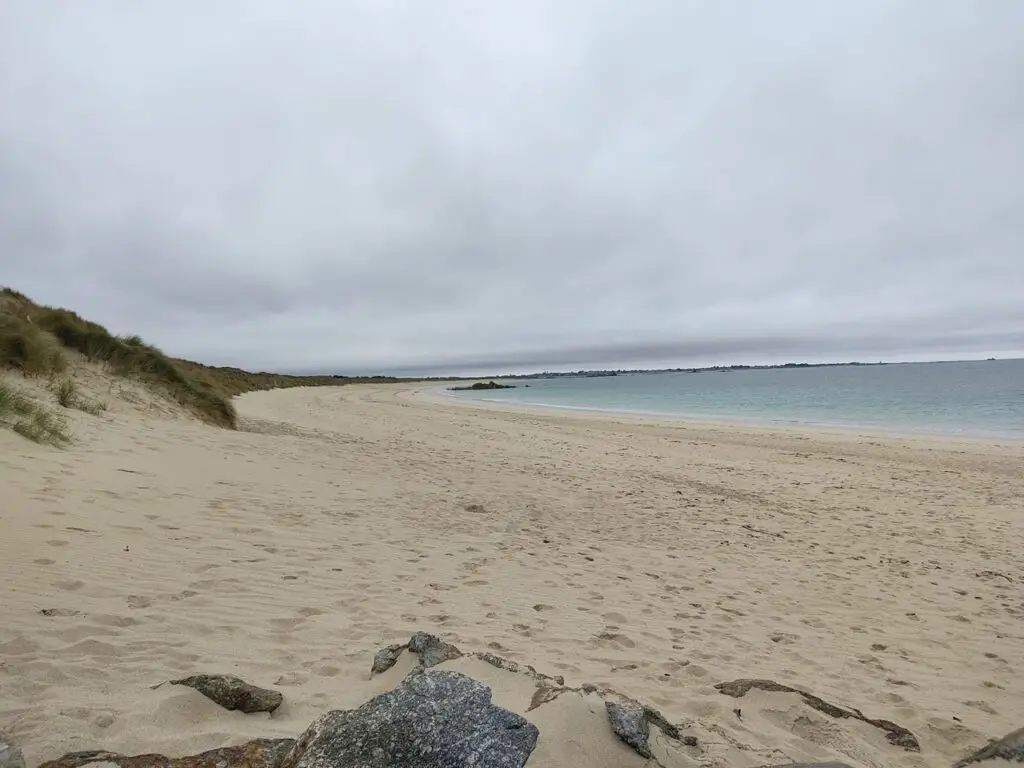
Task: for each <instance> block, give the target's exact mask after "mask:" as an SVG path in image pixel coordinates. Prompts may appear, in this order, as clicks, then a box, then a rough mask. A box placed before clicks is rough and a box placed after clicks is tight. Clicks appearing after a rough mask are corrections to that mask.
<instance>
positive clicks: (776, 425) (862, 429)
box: [415, 382, 1024, 448]
mask: <svg viewBox="0 0 1024 768" xmlns="http://www.w3.org/2000/svg"><path fill="white" fill-rule="evenodd" d="M432 384H433V382H432ZM415 393H416V394H427V395H428V396H431V397H432V398H434V399H435V400H436V401H437V402H440V403H445V404H455V405H457V406H460V407H470V408H473V407H475V408H480V409H482V410H492V411H497V412H507V413H524V414H531V413H532V414H537V415H558V414H562V415H564V416H566V417H567V418H571V417H572V416H585V417H591V418H595V419H607V420H612V421H614V420H616V419H626V420H629V421H631V422H634V423H637V424H643V423H647V424H664V425H677V426H682V427H687V426H688V427H692V428H701V427H711V428H715V427H717V428H728V429H738V430H751V431H757V432H778V433H803V432H806V433H809V434H817V435H828V434H834V435H837V436H839V435H845V436H861V437H877V438H884V439H907V440H926V441H936V442H946V441H961V440H962V441H965V442H968V443H976V444H996V443H1000V442H1007V443H1009V444H1010V446H1015V447H1019V448H1024V433H1022V434H1019V435H1018V434H1016V433H996V432H981V431H978V432H973V431H966V430H965V431H960V432H953V431H945V430H941V429H934V430H931V429H926V428H921V429H913V428H910V427H893V428H891V429H887V428H885V427H883V426H880V425H877V424H865V425H860V424H840V423H826V422H806V421H796V420H786V421H782V420H779V421H774V420H771V419H768V418H765V419H760V420H759V419H756V418H754V417H743V416H736V417H731V416H725V415H719V414H715V415H708V416H706V417H705V416H702V415H700V414H678V413H666V412H657V411H638V410H624V409H614V408H593V407H588V406H574V405H558V404H551V403H539V402H521V401H513V400H498V399H488V398H486V397H475V396H470V395H461V394H454V393H450V392H448V391H447V390H446V389H436V388H435V387H432V386H431V387H428V386H426V385H424V386H423V387H419V388H416V390H415ZM1008 447H1009V446H1008Z"/></svg>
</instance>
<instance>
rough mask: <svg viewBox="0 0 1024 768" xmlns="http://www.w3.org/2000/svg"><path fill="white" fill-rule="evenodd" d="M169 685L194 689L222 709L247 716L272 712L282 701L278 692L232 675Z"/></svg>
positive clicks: (211, 676) (188, 679)
mask: <svg viewBox="0 0 1024 768" xmlns="http://www.w3.org/2000/svg"><path fill="white" fill-rule="evenodd" d="M171 685H185V686H188V687H189V688H194V689H195V690H197V691H199V692H200V693H201V694H203V696H205V697H206V698H208V699H210V700H212V701H215V702H217V703H218V704H220V705H221V706H222V707H224V709H231V710H239V711H241V712H245V713H246V714H247V715H248V714H252V713H254V712H273V711H274V710H275V709H277V708H278V707H280V706H281V702H282V701H283V700H284V696H282V695H281V693H280V692H279V691H271V690H268V689H266V688H259V687H257V686H255V685H252V684H250V683H247V682H245V680H242V679H241V678H238V677H235V676H234V675H194V676H192V677H186V678H183V679H181V680H171Z"/></svg>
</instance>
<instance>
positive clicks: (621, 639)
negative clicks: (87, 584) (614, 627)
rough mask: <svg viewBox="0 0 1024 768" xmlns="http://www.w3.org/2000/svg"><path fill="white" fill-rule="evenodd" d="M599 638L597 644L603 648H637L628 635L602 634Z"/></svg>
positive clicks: (617, 633) (616, 633)
mask: <svg viewBox="0 0 1024 768" xmlns="http://www.w3.org/2000/svg"><path fill="white" fill-rule="evenodd" d="M596 637H597V644H598V645H599V646H600V647H602V648H619V649H621V648H635V647H636V643H635V642H633V639H632V638H630V637H629V636H628V635H624V634H622V633H621V632H602V633H600V634H599V635H597V636H596Z"/></svg>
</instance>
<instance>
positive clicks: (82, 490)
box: [0, 371, 1024, 768]
mask: <svg viewBox="0 0 1024 768" xmlns="http://www.w3.org/2000/svg"><path fill="white" fill-rule="evenodd" d="M95 373H96V380H95V382H94V383H93V384H90V385H88V387H89V392H90V393H91V394H92V395H93V396H96V397H105V398H106V399H107V400H108V401H109V402H110V408H109V410H108V411H107V412H106V413H105V414H102V415H101V416H100V417H98V418H97V417H93V416H89V415H87V414H78V413H75V414H72V416H71V418H72V431H73V432H75V434H76V436H77V440H76V442H75V443H74V444H73V445H72V446H71V447H70V448H68V449H67V450H63V451H60V450H56V449H53V448H47V447H43V446H38V445H34V444H31V443H28V442H26V441H24V440H22V439H21V438H19V437H18V436H16V435H13V434H11V433H8V432H5V431H0V510H2V519H3V536H2V538H0V563H2V564H3V568H4V573H3V582H4V586H5V593H4V594H5V597H4V601H3V606H4V609H3V621H2V622H0V730H6V731H8V732H9V733H10V735H11V736H13V737H14V740H15V741H16V742H18V743H20V744H21V745H22V746H23V747H24V748H25V752H26V757H27V758H28V759H29V762H30V764H35V763H37V762H39V761H41V760H45V759H49V758H53V757H56V756H58V755H60V754H62V753H63V752H66V751H70V750H76V749H89V748H97V747H103V748H106V749H112V750H114V751H119V752H125V753H138V752H151V751H162V752H164V753H166V754H170V755H182V754H188V753H192V752H196V751H199V750H202V749H208V748H212V747H216V746H220V745H224V744H229V743H237V742H239V741H242V740H245V739H247V738H250V737H255V736H294V735H296V734H298V733H299V732H300V731H301V730H302V729H303V728H304V727H305V726H306V725H308V723H309V722H310V721H311V720H312V719H314V717H316V716H317V715H319V714H321V713H322V712H323V711H324V710H326V709H330V708H338V707H352V706H357V705H358V704H359V703H361V702H362V701H363V700H365V699H366V698H367V697H368V696H370V695H373V694H374V693H376V692H377V691H378V690H379V686H380V685H381V683H380V681H379V680H375V681H370V680H368V679H367V671H368V669H369V665H370V660H371V659H372V656H373V653H374V651H375V650H376V649H377V648H378V647H380V646H382V645H385V644H388V643H391V642H396V641H399V642H401V641H404V640H405V639H407V637H408V635H409V634H410V633H411V632H412V631H413V630H416V629H425V630H428V631H433V632H435V633H437V634H440V635H441V636H443V637H444V638H445V639H447V640H450V641H452V642H456V643H458V644H459V645H460V646H461V647H463V648H464V649H467V650H481V651H483V650H490V651H493V652H495V653H499V654H502V655H504V656H507V657H509V658H512V659H515V660H518V661H524V662H527V663H530V664H533V665H534V666H536V667H537V668H538V669H540V670H541V671H544V672H548V673H550V674H562V675H564V676H565V677H566V683H567V684H569V685H574V686H576V685H580V684H582V683H587V682H589V683H593V684H595V685H598V686H611V687H614V688H616V689H618V690H620V691H622V692H624V693H626V694H628V695H631V696H634V697H636V698H638V699H640V700H642V701H645V702H648V703H650V704H652V705H654V706H656V707H658V708H660V709H661V710H662V711H663V713H664V714H665V715H666V716H667V717H668V718H669V720H671V721H673V722H676V723H681V722H696V723H699V724H703V725H704V726H706V727H708V728H715V729H718V733H719V735H720V739H719V743H718V744H717V745H716V744H715V743H711V742H708V743H707V744H706V747H705V750H706V751H704V752H703V753H702V754H703V757H701V758H700V761H699V762H691V763H686V762H680V763H679V764H680V765H687V764H692V765H725V764H728V765H737V766H742V765H749V766H756V765H761V764H766V763H769V764H770V763H773V762H785V759H783V757H784V756H785V757H788V758H792V759H826V758H830V759H842V760H845V761H846V762H849V763H850V764H852V765H858V766H896V767H897V768H911V767H914V768H919V767H920V766H933V765H936V766H938V765H942V766H945V765H948V764H950V763H951V762H952V761H953V760H954V759H956V758H957V757H960V756H961V755H963V754H964V753H966V752H968V751H970V749H971V748H973V747H976V746H979V745H981V744H983V743H984V742H985V741H986V740H987V739H988V738H991V737H995V736H999V735H1002V734H1003V733H1006V732H1008V731H1010V730H1012V729H1013V728H1015V727H1018V726H1019V725H1020V721H1021V719H1022V717H1024V694H1022V693H1021V691H1020V688H1019V686H1015V685H1013V682H1012V681H1013V680H1014V679H1016V678H1017V677H1019V675H1020V673H1021V670H1022V668H1024V643H1022V642H1021V640H1022V626H1024V625H1022V618H1024V605H1022V586H1021V581H1022V579H1024V574H1022V571H1021V561H1020V554H1019V550H1020V541H1021V540H1022V534H1024V514H1022V508H1021V501H1020V500H1021V499H1024V473H1022V471H1021V466H1022V460H1024V449H1022V447H1021V446H1020V445H1019V444H1011V443H998V442H991V441H988V442H986V441H969V440H957V441H954V440H925V439H897V438H887V437H879V436H874V435H860V434H857V433H844V434H829V433H825V432H810V431H808V432H804V433H800V432H798V431H786V432H773V431H771V430H764V429H747V428H741V427H732V426H730V427H726V426H716V425H694V424H683V423H678V424H669V423H658V422H654V421H639V420H631V419H625V418H613V417H600V418H598V417H590V416H570V415H564V414H557V415H555V414H529V413H514V412H505V411H501V410H497V409H493V408H492V409H482V408H476V407H466V406H458V405H453V404H448V403H444V402H439V401H438V399H437V398H435V397H433V396H432V395H431V394H430V393H429V392H426V391H423V390H422V389H416V388H413V387H409V386H391V387H388V386H359V387H346V388H338V389H322V388H321V389H299V390H286V391H278V392H269V393H256V394H250V395H245V396H243V397H242V398H240V399H239V400H238V402H237V405H238V408H239V412H240V414H241V415H242V416H243V417H244V423H245V424H246V425H247V427H248V429H250V430H253V431H249V432H229V431H225V430H219V429H216V428H212V427H207V426H204V425H202V424H199V423H197V422H195V421H193V420H191V419H190V418H188V417H187V416H185V415H184V414H181V413H180V411H179V410H176V409H175V408H173V407H169V406H167V405H166V403H162V401H161V400H160V399H159V398H155V399H154V400H153V401H152V402H146V400H145V397H146V396H145V394H144V393H138V392H137V393H135V394H134V395H133V397H141V398H143V401H142V402H128V401H127V400H126V399H125V398H123V397H121V396H119V394H118V393H117V392H115V391H114V390H113V389H110V388H111V387H113V386H115V385H116V382H115V381H113V380H110V379H108V378H106V377H105V376H103V375H102V373H101V372H98V371H96V372H95ZM104 388H107V389H104ZM93 390H95V391H93ZM129 399H130V398H129ZM198 672H226V673H232V674H237V675H240V676H242V677H245V678H246V679H248V680H250V681H251V682H254V683H256V684H259V685H264V686H277V687H278V688H279V690H281V691H282V692H283V693H284V695H285V704H284V705H283V706H282V708H281V709H280V710H278V712H276V713H275V714H274V715H273V716H269V717H268V716H265V715H240V714H237V713H228V712H224V711H221V710H219V709H218V708H217V707H216V706H215V705H212V704H211V703H210V702H208V701H206V700H204V699H203V698H202V697H201V696H200V695H199V694H196V693H195V692H193V691H188V690H182V689H177V688H174V687H171V686H164V687H161V688H159V689H157V690H151V689H150V687H149V686H151V685H153V684H155V683H158V682H161V681H163V680H167V679H169V678H174V677H181V676H184V675H186V674H192V673H198ZM752 677H756V678H771V679H774V680H777V681H779V682H781V683H785V684H788V685H792V686H795V687H801V688H804V689H806V690H808V691H810V692H812V693H814V694H816V695H818V696H820V697H822V698H823V699H826V700H828V701H831V702H835V703H837V704H840V705H843V706H846V707H855V708H857V709H860V710H862V711H863V712H864V713H865V714H866V715H868V716H869V717H872V718H885V719H889V720H893V721H895V722H897V723H899V724H900V725H902V726H905V727H906V728H909V729H910V730H911V731H912V732H913V733H914V734H915V735H916V736H917V737H918V739H919V740H920V742H921V745H922V752H921V753H920V754H914V753H910V752H906V751H903V750H900V749H899V748H896V747H893V746H892V745H890V744H888V743H887V742H886V741H885V739H884V738H882V737H881V735H880V734H879V733H876V732H874V731H873V729H871V728H866V727H862V724H858V723H852V722H850V721H847V720H835V719H832V718H828V717H825V716H819V713H816V712H814V711H813V710H810V709H809V708H807V707H805V706H804V705H803V704H801V703H800V702H799V701H798V700H797V698H796V697H794V696H792V695H788V694H780V693H767V692H759V691H752V692H750V693H748V694H747V695H746V696H745V697H744V698H742V699H733V698H730V697H727V696H724V695H722V694H721V693H719V692H718V691H716V690H715V688H714V685H715V684H716V683H719V682H722V681H727V680H733V679H736V678H752ZM496 698H499V699H500V695H499V693H496ZM584 704H586V702H584ZM586 706H589V704H586ZM737 709H738V710H740V715H737V714H736V712H735V710H737ZM541 711H543V710H541ZM548 711H549V712H553V711H554V710H548ZM585 715H586V713H585V712H583V711H582V710H580V711H575V710H573V711H566V712H564V713H562V715H559V717H561V718H562V720H558V722H562V723H564V726H559V725H549V726H548V731H551V730H565V731H566V732H567V733H568V732H570V731H571V730H572V726H571V723H573V722H576V720H573V718H577V719H578V718H582V717H584V716H585ZM552 716H553V715H552ZM556 719H557V718H556ZM545 738H546V737H545ZM594 738H598V735H597V734H595V735H594ZM568 740H569V737H568V736H567V743H568ZM545 743H546V744H550V743H551V742H550V741H546V742H545ZM541 754H542V753H538V754H537V755H535V758H534V760H533V761H532V762H531V764H533V762H536V761H540V762H538V764H541V763H543V762H544V761H545V760H547V758H542V757H541ZM727 754H728V755H731V756H730V757H728V760H729V761H730V762H727V763H726V762H723V761H724V760H726V759H727V758H726V755H727ZM553 759H563V760H568V761H569V762H567V763H564V764H572V762H571V761H572V758H571V753H570V752H566V753H565V755H562V756H558V755H557V754H556V757H555V758H553ZM548 764H554V763H553V762H549V763H548Z"/></svg>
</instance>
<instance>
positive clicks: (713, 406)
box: [447, 360, 1024, 439]
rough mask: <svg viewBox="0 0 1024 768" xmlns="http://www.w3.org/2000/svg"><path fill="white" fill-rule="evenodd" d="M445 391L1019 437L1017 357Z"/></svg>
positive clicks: (557, 403)
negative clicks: (1013, 358)
mask: <svg viewBox="0 0 1024 768" xmlns="http://www.w3.org/2000/svg"><path fill="white" fill-rule="evenodd" d="M505 383H509V384H513V385H515V388H514V389H501V390H486V391H476V392H466V391H463V392H447V394H450V395H452V396H454V397H459V398H464V399H473V400H482V401H490V402H504V403H518V404H520V405H529V406H545V407H549V408H560V409H572V410H588V411H609V412H617V413H633V414H646V415H657V416H666V417H675V418H685V419H707V420H714V421H735V422H744V423H756V424H778V425H791V426H794V425H806V426H824V427H859V428H868V429H872V430H878V431H887V432H900V433H931V434H942V435H964V436H980V437H1003V438H1005V437H1009V438H1018V439H1024V360H987V361H974V362H939V363H889V364H884V365H842V366H828V367H793V368H768V369H748V370H743V369H739V370H737V369H733V370H722V371H715V370H706V371H700V372H664V373H620V374H618V375H615V376H595V377H579V376H573V377H568V376H559V377H554V378H533V379H514V380H509V381H506V382H505Z"/></svg>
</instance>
